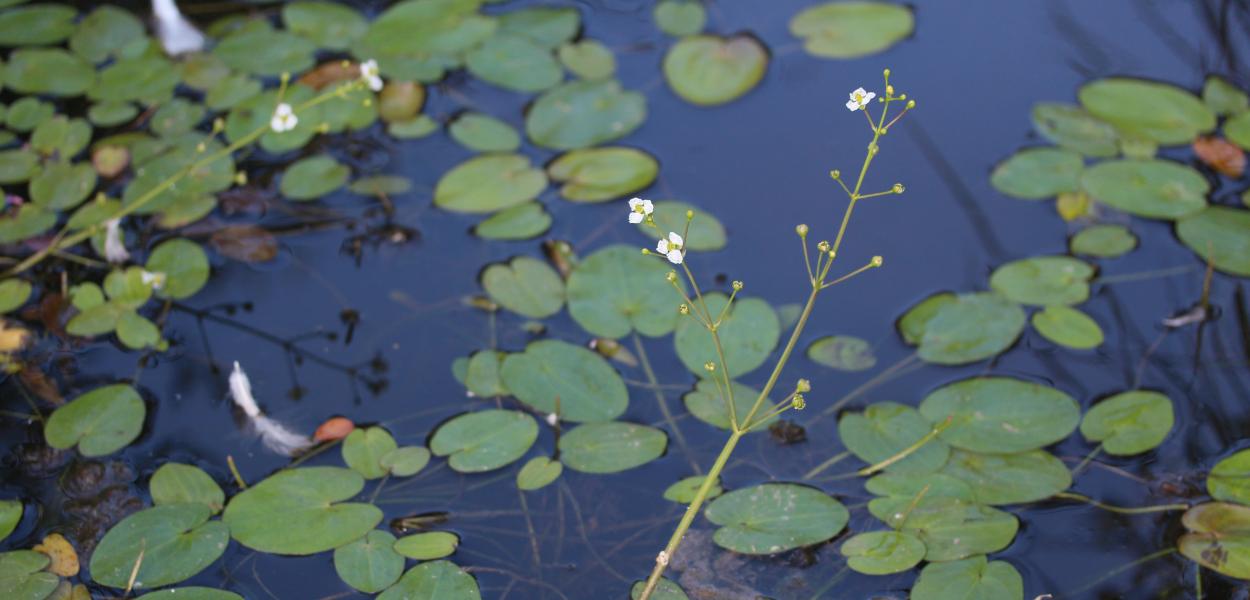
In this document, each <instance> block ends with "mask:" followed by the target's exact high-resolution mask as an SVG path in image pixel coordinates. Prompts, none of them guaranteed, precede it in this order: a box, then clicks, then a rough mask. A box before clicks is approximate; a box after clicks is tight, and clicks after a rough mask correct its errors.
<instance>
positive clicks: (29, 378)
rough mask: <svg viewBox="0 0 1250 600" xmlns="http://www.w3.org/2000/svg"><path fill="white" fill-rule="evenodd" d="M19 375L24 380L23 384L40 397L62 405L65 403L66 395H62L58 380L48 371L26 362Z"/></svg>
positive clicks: (50, 402)
mask: <svg viewBox="0 0 1250 600" xmlns="http://www.w3.org/2000/svg"><path fill="white" fill-rule="evenodd" d="M18 377H19V378H20V379H21V380H22V385H24V386H26V389H28V390H30V392H31V393H32V394H34V395H35V396H36V397H38V398H40V399H41V400H43V401H44V402H47V403H48V404H53V405H56V406H60V405H62V404H65V397H64V396H62V395H61V390H60V389H59V388H57V385H56V380H54V379H52V378H51V377H49V376H48V374H47V373H45V372H44V371H43V369H40V368H39V367H37V366H35V365H33V364H25V365H23V366H22V370H21V371H20V372H19V373H18Z"/></svg>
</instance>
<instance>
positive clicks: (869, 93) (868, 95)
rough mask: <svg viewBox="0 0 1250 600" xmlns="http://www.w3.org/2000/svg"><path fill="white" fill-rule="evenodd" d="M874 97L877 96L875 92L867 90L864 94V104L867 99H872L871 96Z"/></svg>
mask: <svg viewBox="0 0 1250 600" xmlns="http://www.w3.org/2000/svg"><path fill="white" fill-rule="evenodd" d="M876 97H877V94H876V93H875V92H868V93H867V94H864V104H867V103H868V101H869V100H872V99H873V98H876Z"/></svg>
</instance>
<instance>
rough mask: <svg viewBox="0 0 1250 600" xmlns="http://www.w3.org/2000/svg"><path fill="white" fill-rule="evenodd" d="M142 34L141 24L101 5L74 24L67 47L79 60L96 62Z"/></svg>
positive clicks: (130, 16)
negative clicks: (75, 26) (77, 55)
mask: <svg viewBox="0 0 1250 600" xmlns="http://www.w3.org/2000/svg"><path fill="white" fill-rule="evenodd" d="M143 35H144V30H143V22H142V21H140V20H139V19H138V18H136V17H135V16H134V15H132V14H130V13H129V12H127V11H125V10H123V9H121V8H118V7H116V6H111V5H108V4H104V5H100V6H98V7H96V9H95V10H93V11H91V13H90V14H88V15H87V16H85V17H83V19H82V21H81V22H79V23H78V28H77V29H75V30H74V35H73V36H71V37H70V39H69V47H70V49H71V50H73V51H74V52H76V53H78V54H79V55H80V56H82V57H83V58H86V59H87V60H89V61H91V62H95V63H99V62H102V61H104V60H105V59H107V58H109V57H110V56H115V55H117V54H118V53H119V52H121V50H122V49H123V48H125V47H126V46H127V45H128V44H130V43H132V42H134V40H135V39H137V38H142V37H143Z"/></svg>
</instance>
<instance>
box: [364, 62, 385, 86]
mask: <svg viewBox="0 0 1250 600" xmlns="http://www.w3.org/2000/svg"><path fill="white" fill-rule="evenodd" d="M360 78H361V79H362V80H364V82H365V83H367V84H369V89H371V90H373V91H375V92H380V91H382V77H381V76H380V75H378V61H376V60H373V59H372V58H371V59H369V60H366V61H365V62H362V63H360Z"/></svg>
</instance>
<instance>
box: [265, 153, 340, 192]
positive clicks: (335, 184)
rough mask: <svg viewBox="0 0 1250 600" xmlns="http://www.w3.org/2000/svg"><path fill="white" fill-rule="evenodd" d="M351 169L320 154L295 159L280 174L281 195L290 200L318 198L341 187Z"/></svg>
mask: <svg viewBox="0 0 1250 600" xmlns="http://www.w3.org/2000/svg"><path fill="white" fill-rule="evenodd" d="M351 173H352V171H351V169H350V168H348V167H347V165H344V164H342V163H340V162H339V161H337V160H334V158H333V157H330V156H327V155H324V154H321V155H317V156H310V157H308V158H302V159H300V160H298V161H296V162H295V163H294V164H292V165H291V166H289V167H287V169H286V171H285V172H284V173H283V174H282V186H281V187H282V195H283V196H286V197H287V198H289V199H291V200H312V199H315V198H320V197H322V196H325V195H326V194H329V193H330V192H333V191H334V190H337V189H339V188H341V187H343V184H345V183H347V178H348V177H349V176H350V175H351Z"/></svg>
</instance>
